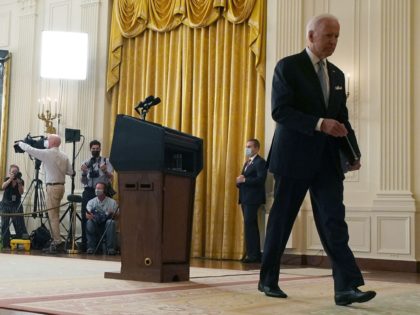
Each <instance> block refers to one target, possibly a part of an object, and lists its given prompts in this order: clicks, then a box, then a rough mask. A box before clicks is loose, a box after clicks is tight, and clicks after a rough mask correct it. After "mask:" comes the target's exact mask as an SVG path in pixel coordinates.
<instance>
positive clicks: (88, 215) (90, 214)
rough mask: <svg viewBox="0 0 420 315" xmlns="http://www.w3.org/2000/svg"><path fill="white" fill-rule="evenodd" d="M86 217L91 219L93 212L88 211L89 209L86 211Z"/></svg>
mask: <svg viewBox="0 0 420 315" xmlns="http://www.w3.org/2000/svg"><path fill="white" fill-rule="evenodd" d="M86 219H88V220H93V214H92V213H90V212H89V211H86Z"/></svg>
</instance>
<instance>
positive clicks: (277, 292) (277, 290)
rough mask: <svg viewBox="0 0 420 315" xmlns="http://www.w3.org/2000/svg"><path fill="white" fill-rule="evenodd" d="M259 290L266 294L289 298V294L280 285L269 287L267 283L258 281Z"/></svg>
mask: <svg viewBox="0 0 420 315" xmlns="http://www.w3.org/2000/svg"><path fill="white" fill-rule="evenodd" d="M258 291H261V292H264V294H265V295H267V296H270V297H275V298H282V299H285V298H287V294H286V293H284V292H283V291H282V290H281V289H280V287H279V286H276V287H272V288H271V287H269V286H266V285H263V284H262V283H261V281H259V282H258Z"/></svg>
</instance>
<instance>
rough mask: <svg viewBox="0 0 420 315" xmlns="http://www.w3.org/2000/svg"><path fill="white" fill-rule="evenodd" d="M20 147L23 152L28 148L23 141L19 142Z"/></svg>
mask: <svg viewBox="0 0 420 315" xmlns="http://www.w3.org/2000/svg"><path fill="white" fill-rule="evenodd" d="M18 146H19V148H21V149H22V150H23V151H26V148H27V146H28V145H27V144H26V143H25V142H23V141H19V142H18Z"/></svg>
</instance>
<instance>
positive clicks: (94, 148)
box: [90, 144, 101, 156]
mask: <svg viewBox="0 0 420 315" xmlns="http://www.w3.org/2000/svg"><path fill="white" fill-rule="evenodd" d="M90 152H91V153H92V156H99V153H100V152H101V146H100V145H98V144H94V145H93V146H92V147H91V148H90Z"/></svg>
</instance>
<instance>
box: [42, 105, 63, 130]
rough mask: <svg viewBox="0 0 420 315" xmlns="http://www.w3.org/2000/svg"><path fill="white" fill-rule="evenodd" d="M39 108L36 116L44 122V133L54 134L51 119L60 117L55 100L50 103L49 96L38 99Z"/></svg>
mask: <svg viewBox="0 0 420 315" xmlns="http://www.w3.org/2000/svg"><path fill="white" fill-rule="evenodd" d="M38 105H39V110H38V118H39V119H41V120H42V121H44V122H45V133H49V134H55V133H57V130H56V129H55V127H53V120H54V119H56V118H58V119H60V116H61V114H60V111H59V109H58V106H57V100H55V101H54V103H51V98H49V97H47V98H45V99H39V100H38Z"/></svg>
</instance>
